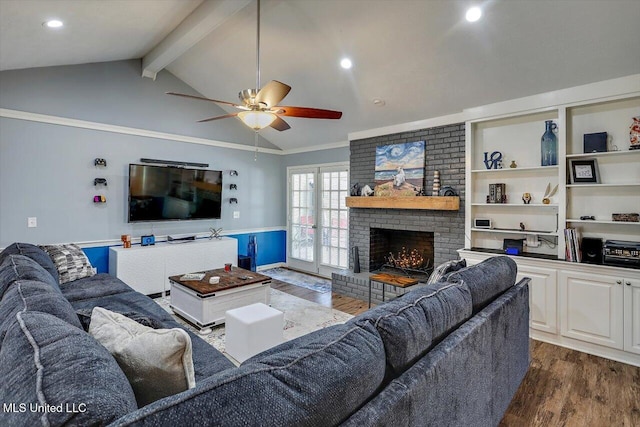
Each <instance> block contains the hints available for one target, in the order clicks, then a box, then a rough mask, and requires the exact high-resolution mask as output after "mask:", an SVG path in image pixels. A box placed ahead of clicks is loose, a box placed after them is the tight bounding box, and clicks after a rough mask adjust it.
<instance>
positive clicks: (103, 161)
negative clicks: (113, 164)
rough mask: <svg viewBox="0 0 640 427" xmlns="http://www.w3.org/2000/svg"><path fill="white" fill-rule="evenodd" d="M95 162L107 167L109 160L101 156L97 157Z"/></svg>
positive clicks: (97, 164)
mask: <svg viewBox="0 0 640 427" xmlns="http://www.w3.org/2000/svg"><path fill="white" fill-rule="evenodd" d="M93 164H94V165H95V166H103V167H105V168H106V167H107V161H106V160H105V159H101V158H96V159H95V160H94V161H93Z"/></svg>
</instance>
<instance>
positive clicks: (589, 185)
mask: <svg viewBox="0 0 640 427" xmlns="http://www.w3.org/2000/svg"><path fill="white" fill-rule="evenodd" d="M578 187H640V182H627V183H620V184H567V188H578Z"/></svg>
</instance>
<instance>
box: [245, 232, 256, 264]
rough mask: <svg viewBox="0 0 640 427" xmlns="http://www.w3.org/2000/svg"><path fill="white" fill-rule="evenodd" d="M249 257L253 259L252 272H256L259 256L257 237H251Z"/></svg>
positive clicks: (248, 249) (248, 250) (248, 248)
mask: <svg viewBox="0 0 640 427" xmlns="http://www.w3.org/2000/svg"><path fill="white" fill-rule="evenodd" d="M247 255H248V256H249V258H250V259H251V271H256V257H257V256H258V241H257V240H256V236H249V245H248V247H247Z"/></svg>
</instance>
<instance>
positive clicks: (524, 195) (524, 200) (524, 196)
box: [522, 193, 531, 205]
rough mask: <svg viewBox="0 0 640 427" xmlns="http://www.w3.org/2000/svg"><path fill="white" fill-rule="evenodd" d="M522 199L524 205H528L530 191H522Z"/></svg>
mask: <svg viewBox="0 0 640 427" xmlns="http://www.w3.org/2000/svg"><path fill="white" fill-rule="evenodd" d="M522 201H523V202H524V204H525V205H528V204H529V203H531V193H523V194H522Z"/></svg>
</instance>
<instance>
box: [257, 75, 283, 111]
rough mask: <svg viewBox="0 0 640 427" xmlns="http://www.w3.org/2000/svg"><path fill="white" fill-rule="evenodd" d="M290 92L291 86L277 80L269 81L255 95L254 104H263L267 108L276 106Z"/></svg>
mask: <svg viewBox="0 0 640 427" xmlns="http://www.w3.org/2000/svg"><path fill="white" fill-rule="evenodd" d="M290 90H291V86H289V85H286V84H284V83H281V82H279V81H277V80H271V81H270V82H269V83H267V84H266V85H264V86H263V87H262V89H260V91H259V92H258V94H257V95H256V104H264V105H265V106H266V107H267V108H271V107H273V106H274V105H278V102H280V101H282V100H283V99H284V97H285V96H287V94H288V93H289V91H290Z"/></svg>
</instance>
